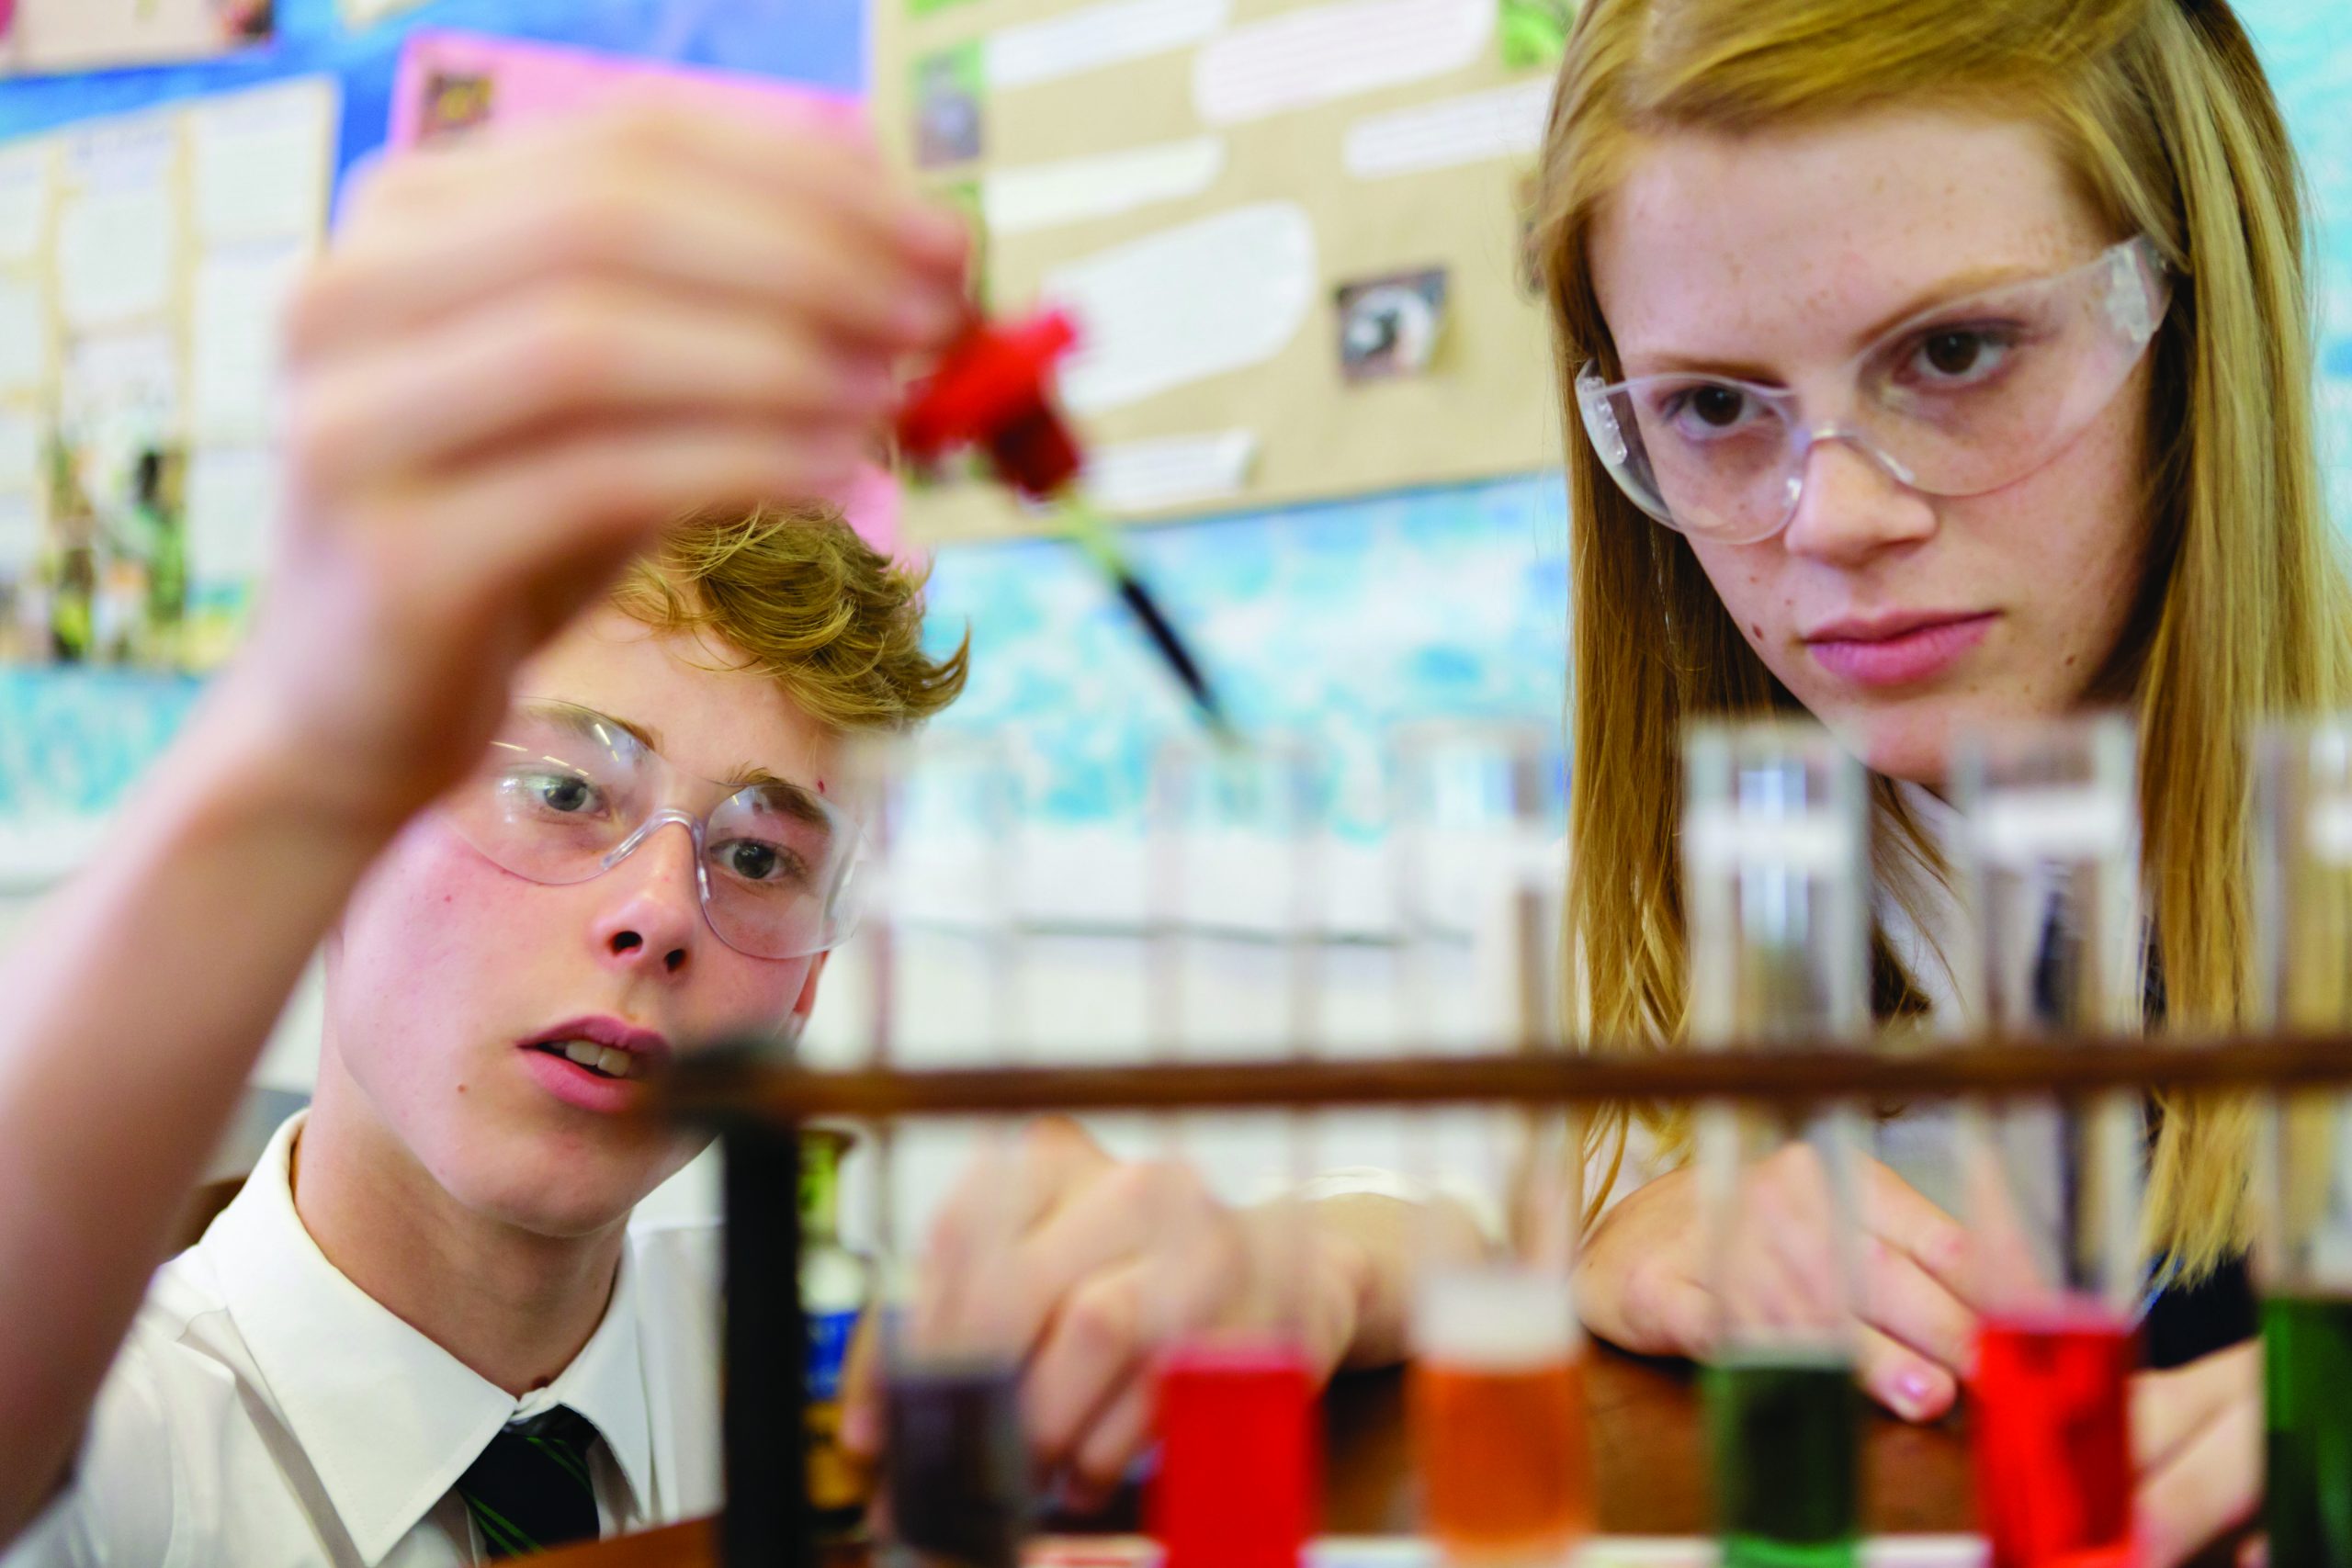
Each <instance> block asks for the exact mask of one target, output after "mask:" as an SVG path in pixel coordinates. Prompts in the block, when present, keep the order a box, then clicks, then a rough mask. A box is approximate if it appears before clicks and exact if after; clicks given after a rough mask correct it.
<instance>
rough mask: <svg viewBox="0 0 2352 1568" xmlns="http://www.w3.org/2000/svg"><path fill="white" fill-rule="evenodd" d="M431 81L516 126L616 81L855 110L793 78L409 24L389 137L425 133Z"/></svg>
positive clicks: (729, 103) (606, 94) (788, 107)
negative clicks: (417, 28) (782, 79)
mask: <svg viewBox="0 0 2352 1568" xmlns="http://www.w3.org/2000/svg"><path fill="white" fill-rule="evenodd" d="M469 84H474V85H478V89H477V87H475V86H472V85H469ZM436 85H449V86H450V87H451V88H452V90H453V91H454V93H455V95H456V97H455V100H454V101H457V102H459V103H463V102H466V101H468V100H469V96H470V100H471V101H472V102H473V103H474V104H475V105H476V107H478V109H479V112H478V113H471V114H469V116H467V118H469V123H482V122H494V123H496V124H499V125H516V124H525V123H528V122H530V121H534V120H543V119H547V118H551V117H554V116H558V115H565V114H576V113H578V112H579V111H580V110H582V109H584V108H590V107H594V106H595V105H597V104H599V103H605V102H609V101H610V100H611V99H612V97H613V96H615V95H616V93H618V92H621V91H623V90H627V91H630V92H636V93H645V92H664V91H674V92H676V93H679V94H681V95H691V96H692V97H693V99H694V101H695V102H696V103H698V104H704V105H718V106H720V107H726V108H729V109H739V110H741V111H742V112H743V113H745V114H749V115H752V116H763V117H767V118H782V119H786V120H794V121H799V122H803V123H805V122H807V121H809V120H811V119H814V120H819V121H822V122H824V123H827V124H833V125H844V126H849V125H856V124H859V123H861V122H862V118H863V111H862V110H860V109H859V107H857V105H856V103H855V102H854V100H852V99H849V98H846V97H843V96H840V95H838V94H835V93H829V92H825V91H823V90H821V89H820V88H816V87H809V86H806V85H801V84H798V83H792V82H777V81H773V80H771V79H769V78H767V77H763V76H753V75H750V74H747V73H741V72H733V71H709V70H704V69H701V68H698V67H692V66H682V65H671V64H668V63H665V62H657V61H648V60H640V59H637V58H634V57H631V56H628V55H616V54H605V53H601V52H599V51H594V50H587V49H566V48H561V47H559V46H557V45H553V44H543V43H524V42H518V41H516V40H515V39H503V38H496V37H492V36H491V35H489V34H486V33H467V32H445V31H442V30H440V29H437V28H436V29H435V30H433V31H430V32H417V33H412V34H411V35H409V38H408V40H407V42H406V43H405V44H403V45H402V46H401V63H400V72H399V75H398V77H397V79H396V80H395V81H394V83H393V85H392V119H391V130H390V143H391V145H392V146H394V147H413V146H414V145H416V143H417V142H418V141H421V140H424V133H425V132H426V130H428V129H430V127H431V126H432V125H433V123H434V120H433V114H434V106H435V104H436V103H437V102H444V101H445V99H446V98H447V95H445V94H444V93H441V92H437V91H436ZM449 112H455V111H449Z"/></svg>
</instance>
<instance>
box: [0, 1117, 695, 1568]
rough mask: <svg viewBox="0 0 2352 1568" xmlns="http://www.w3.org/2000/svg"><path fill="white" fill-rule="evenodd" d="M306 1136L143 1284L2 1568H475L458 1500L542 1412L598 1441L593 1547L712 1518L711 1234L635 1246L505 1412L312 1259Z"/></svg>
mask: <svg viewBox="0 0 2352 1568" xmlns="http://www.w3.org/2000/svg"><path fill="white" fill-rule="evenodd" d="M301 1122H302V1117H301V1116H300V1115H297V1116H294V1117H292V1118H290V1119H288V1122H286V1124H285V1125H284V1126H282V1127H280V1128H279V1129H278V1130H277V1134H276V1135H275V1136H274V1137H272V1138H271V1140H270V1143H269V1147H268V1150H267V1152H266V1153H265V1154H264V1156H262V1161H261V1164H260V1165H259V1167H258V1168H255V1170H254V1174H253V1177H252V1179H249V1180H248V1181H247V1182H246V1183H245V1186H244V1189H243V1191H241V1192H240V1193H239V1194H238V1195H237V1197H236V1199H235V1201H232V1203H231V1204H230V1205H229V1207H228V1208H227V1209H226V1210H224V1211H222V1213H221V1214H220V1218H219V1219H217V1220H215V1221H214V1222H213V1223H212V1225H211V1227H210V1228H209V1229H208V1230H207V1231H206V1232H205V1233H204V1238H203V1240H201V1241H199V1242H198V1243H197V1245H196V1246H194V1247H190V1248H189V1249H188V1250H187V1251H186V1252H184V1253H182V1254H180V1256H179V1257H177V1258H174V1259H172V1260H171V1261H170V1262H169V1263H166V1264H165V1265H164V1267H163V1268H162V1269H159V1270H157V1271H156V1274H155V1278H154V1280H153V1283H152V1284H151V1285H150V1286H149V1289H148V1292H147V1299H146V1302H145V1303H144V1304H143V1305H142V1306H141V1309H140V1313H139V1315H138V1318H137V1319H136V1321H135V1322H134V1323H133V1325H132V1326H131V1330H130V1337H128V1338H127V1339H126V1340H125V1341H124V1344H123V1348H122V1350H121V1353H120V1354H119V1356H118V1357H117V1359H116V1361H115V1364H114V1368H113V1370H112V1371H111V1372H110V1373H109V1374H108V1375H107V1381H106V1383H105V1385H104V1387H103V1389H102V1390H101V1391H100V1393H99V1395H98V1400H97V1404H96V1409H95V1410H94V1412H93V1413H92V1416H91V1420H90V1427H89V1431H88V1433H87V1434H86V1436H85V1439H84V1442H83V1447H82V1451H81V1456H80V1459H79V1460H78V1461H77V1463H76V1466H75V1472H74V1480H73V1483H72V1484H71V1486H70V1487H69V1488H68V1489H67V1491H66V1492H65V1494H64V1495H62V1496H61V1497H60V1498H59V1499H58V1500H57V1502H56V1503H55V1505H54V1506H52V1507H51V1509H50V1510H49V1512H48V1513H46V1514H45V1515H44V1516H43V1517H42V1518H41V1519H40V1522H39V1523H38V1524H36V1525H35V1526H34V1527H33V1529H31V1531H29V1532H28V1534H27V1535H26V1537H25V1538H24V1539H23V1540H20V1541H19V1542H18V1544H17V1548H16V1549H15V1550H14V1551H11V1552H9V1553H7V1554H6V1557H5V1561H4V1562H0V1568H65V1565H72V1568H99V1565H117V1568H132V1565H136V1568H150V1565H153V1568H295V1565H296V1564H306V1565H314V1564H322V1563H323V1564H332V1565H333V1568H448V1565H453V1564H459V1563H471V1562H481V1561H483V1560H484V1559H485V1555H486V1554H485V1553H484V1552H483V1551H482V1550H481V1546H480V1543H479V1542H478V1541H477V1540H476V1539H475V1537H474V1533H473V1526H472V1524H471V1522H470V1521H469V1519H468V1518H467V1517H466V1513H465V1509H464V1506H463V1505H462V1504H461V1503H460V1502H459V1501H458V1499H457V1497H456V1496H455V1495H454V1494H453V1493H452V1492H451V1490H450V1488H451V1487H452V1486H454V1485H455V1484H456V1483H457V1481H458V1477H459V1476H460V1475H462V1474H463V1473H464V1472H465V1471H466V1469H467V1467H468V1466H469V1465H470V1464H471V1463H472V1462H473V1461H474V1460H475V1459H476V1458H477V1457H478V1456H479V1455H480V1454H481V1450H483V1448H484V1447H485V1446H487V1445H488V1444H489V1442H490V1440H491V1438H492V1437H494V1436H495V1435H496V1434H497V1432H498V1430H499V1428H500V1427H503V1426H505V1425H506V1424H507V1423H508V1422H510V1421H515V1420H519V1419H522V1418H523V1417H526V1416H534V1415H537V1414H538V1413H539V1412H541V1411H543V1410H547V1409H548V1408H551V1407H552V1406H555V1405H558V1404H567V1405H570V1406H571V1408H572V1409H574V1410H576V1411H578V1412H579V1413H580V1414H581V1415H582V1416H586V1417H587V1418H588V1419H589V1420H590V1421H592V1422H594V1424H595V1427H596V1430H597V1431H598V1433H599V1434H601V1435H602V1437H603V1438H604V1441H603V1442H601V1443H599V1444H597V1445H596V1447H595V1450H594V1460H593V1463H592V1469H593V1471H594V1478H595V1483H596V1497H597V1506H598V1510H599V1512H600V1513H601V1515H602V1516H603V1521H604V1526H605V1533H606V1534H611V1533H614V1532H615V1531H616V1530H621V1529H644V1528H649V1527H651V1526H654V1525H659V1524H665V1523H670V1522H672V1521H674V1520H677V1519H682V1518H691V1517H695V1516H698V1515H703V1514H708V1513H711V1512H713V1511H715V1510H716V1509H717V1508H718V1504H719V1498H720V1449H719V1420H718V1386H719V1315H718V1238H717V1230H716V1227H714V1226H708V1225H691V1226H672V1227H661V1228H653V1227H644V1228H639V1227H632V1228H631V1231H630V1234H629V1237H628V1245H627V1246H626V1247H624V1248H623V1252H622V1260H621V1265H620V1271H619V1276H618V1278H617V1279H616V1281H615V1283H614V1287H613V1296H612V1301H611V1303H610V1304H609V1305H608V1306H607V1307H606V1308H605V1317H604V1321H603V1322H602V1323H601V1324H600V1325H598V1326H597V1329H596V1332H595V1334H594V1336H593V1337H591V1338H590V1339H589V1341H588V1344H587V1345H586V1347H585V1348H582V1350H581V1352H580V1354H579V1355H578V1356H577V1357H575V1358H574V1359H572V1362H571V1365H570V1366H568V1367H566V1368H565V1369H564V1370H563V1372H562V1374H561V1375H560V1376H559V1377H558V1378H557V1379H556V1380H555V1382H552V1383H549V1384H548V1386H547V1387H545V1388H542V1389H537V1390H535V1391H533V1392H532V1393H529V1394H528V1395H526V1396H525V1397H524V1398H522V1399H519V1400H518V1399H515V1397H513V1396H512V1395H510V1394H508V1393H505V1392H504V1391H503V1390H501V1389H500V1388H498V1387H497V1386H496V1385H495V1384H493V1383H491V1382H486V1381H485V1380H483V1379H482V1378H481V1376H480V1375H479V1374H477V1373H475V1372H474V1371H470V1370H469V1369H468V1368H467V1367H465V1366H463V1365H462V1364H460V1363H459V1362H458V1359H456V1358H455V1357H453V1356H451V1355H450V1354H449V1353H448V1352H447V1350H444V1349H443V1348H441V1347H439V1346H438V1345H435V1343H434V1342H433V1341H432V1340H430V1339H428V1338H426V1337H424V1335H423V1334H421V1333H419V1332H418V1331H417V1330H416V1329H414V1328H413V1327H411V1326H410V1325H408V1324H406V1323H404V1322H402V1321H401V1319H400V1318H398V1317H395V1316H394V1315H393V1314H391V1313H390V1311H389V1310H387V1309H386V1308H385V1307H383V1306H382V1305H380V1304H379V1303H377V1302H376V1300H375V1299H374V1298H373V1297H371V1296H369V1295H368V1294H367V1293H366V1292H363V1291H361V1290H360V1289H359V1287H358V1286H356V1285H355V1284H353V1283H352V1282H351V1280H348V1279H347V1278H345V1276H344V1275H343V1274H342V1272H340V1271H339V1270H338V1269H336V1268H335V1267H334V1264H332V1263H330V1262H328V1261H327V1259H326V1257H325V1255H324V1254H322V1253H321V1252H320V1250H319V1248H318V1244H317V1243H315V1242H313V1241H312V1240H311V1236H310V1233H309V1232H308V1231H306V1230H304V1229H303V1227H302V1222H301V1221H300V1219H299V1218H298V1217H297V1216H296V1214H295V1212H294V1199H293V1190H292V1187H291V1185H290V1181H289V1175H290V1169H291V1163H290V1162H291V1155H292V1150H293V1145H294V1139H295V1137H296V1135H297V1134H298V1133H299V1131H300V1126H301Z"/></svg>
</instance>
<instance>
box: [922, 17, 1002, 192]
mask: <svg viewBox="0 0 2352 1568" xmlns="http://www.w3.org/2000/svg"><path fill="white" fill-rule="evenodd" d="M980 97H981V67H980V46H979V45H978V44H977V43H963V44H958V45H957V46H956V47H955V48H954V49H945V50H942V51H939V52H938V53H937V54H927V55H925V56H923V58H922V59H921V60H918V61H916V62H915V83H914V102H915V166H916V167H917V168H922V169H935V168H938V167H940V166H941V165H942V164H966V163H969V162H970V161H971V160H973V159H974V158H977V157H978V156H979V155H980V153H981V152H982V151H983V150H984V148H985V146H986V132H985V129H984V128H985V121H984V120H983V119H982V118H981V111H980Z"/></svg>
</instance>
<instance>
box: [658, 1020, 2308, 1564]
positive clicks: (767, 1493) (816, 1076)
mask: <svg viewBox="0 0 2352 1568" xmlns="http://www.w3.org/2000/svg"><path fill="white" fill-rule="evenodd" d="M2346 1084H2352V1036H2336V1035H2291V1034H2268V1035H2237V1036H2222V1037H2216V1038H2211V1039H2207V1040H2202V1041H2199V1042H2197V1043H2160V1042H2151V1041H2149V1040H2147V1039H2145V1038H2139V1037H2132V1038H2122V1039H2113V1040H2087V1039H2056V1040H2053V1039H2049V1038H2042V1039H2038V1040H2034V1041H2030V1042H2014V1043H2013V1042H2004V1041H1998V1040H1995V1041H1988V1042H1985V1043H1974V1044H1968V1045H1957V1046H1949V1047H1936V1048H1931V1049H1924V1050H1918V1051H1911V1052H1901V1053H1896V1052H1873V1051H1863V1050H1856V1049H1854V1048H1852V1047H1851V1046H1841V1047H1834V1048H1826V1049H1821V1048H1803V1047H1799V1048H1791V1047H1789V1046H1787V1045H1784V1044H1774V1045H1772V1046H1770V1047H1763V1048H1758V1049H1753V1050H1741V1049H1736V1048H1733V1049H1725V1050H1711V1051H1703V1052H1682V1053H1662V1052H1645V1053H1609V1052H1600V1051H1595V1052H1584V1051H1577V1050H1570V1049H1563V1048H1556V1047H1547V1048H1544V1049H1536V1050H1525V1049H1521V1050H1512V1051H1504V1052H1494V1053H1489V1054H1486V1055H1445V1056H1412V1057H1408V1056H1388V1057H1378V1058H1359V1059H1354V1060H1333V1059H1329V1058H1309V1059H1297V1060H1288V1061H1250V1062H1182V1063H1168V1064H1159V1065H1151V1066H1135V1065H1125V1066H1069V1067H1054V1066H1022V1067H1004V1068H956V1069H931V1070H922V1071H911V1072H910V1071H889V1070H881V1069H869V1070H862V1071H848V1072H815V1071H810V1070H808V1069H805V1068H801V1067H797V1066H792V1065H791V1064H790V1063H788V1062H785V1061H780V1060H779V1059H778V1056H777V1052H776V1048H775V1045H774V1044H773V1043H746V1044H742V1045H737V1046H722V1047H718V1048H715V1049H712V1050H709V1051H705V1052H696V1053H690V1054H687V1055H686V1056H685V1057H684V1059H683V1060H682V1061H681V1062H680V1064H679V1070H678V1072H677V1073H676V1075H675V1077H674V1078H673V1082H672V1084H671V1086H670V1089H669V1091H668V1094H667V1096H666V1099H665V1101H664V1103H663V1105H662V1108H661V1113H662V1114H664V1115H668V1116H671V1117H674V1118H677V1119H680V1120H682V1121H684V1122H691V1123H693V1124H695V1125H699V1126H703V1127H707V1128H710V1129H713V1130H715V1131H716V1132H717V1133H718V1134H719V1136H720V1139H721V1147H722V1159H723V1162H724V1170H725V1174H724V1203H725V1215H726V1241H725V1249H726V1250H725V1291H726V1300H727V1320H726V1331H725V1356H726V1370H725V1387H724V1402H725V1404H724V1407H725V1441H726V1482H727V1501H726V1506H725V1509H724V1511H723V1513H722V1515H721V1517H720V1525H719V1557H718V1561H719V1562H721V1563H722V1564H724V1565H725V1568H775V1565H777V1564H780V1563H790V1564H795V1565H798V1564H802V1563H809V1562H814V1557H813V1552H812V1547H813V1540H814V1535H813V1532H812V1530H811V1529H810V1526H809V1521H810V1518H811V1514H810V1509H809V1498H808V1495H807V1479H808V1470H807V1465H806V1456H805V1453H804V1451H803V1441H804V1437H805V1433H806V1430H807V1422H806V1394H807V1391H806V1385H805V1382H804V1380H803V1372H802V1363H801V1359H802V1355H803V1346H804V1343H805V1340H806V1337H807V1336H806V1327H805V1325H804V1324H803V1322H802V1317H801V1309H800V1293H799V1279H800V1245H801V1238H800V1220H799V1212H798V1207H797V1204H795V1203H794V1202H792V1201H789V1199H788V1198H784V1197H780V1196H779V1195H784V1194H790V1193H792V1192H794V1191H795V1190H797V1184H798V1181H799V1170H800V1129H801V1127H802V1125H803V1124H804V1123H805V1122H808V1121H809V1119H811V1118H815V1117H826V1118H831V1119H852V1120H858V1121H876V1122H879V1121H889V1120H894V1119H899V1118H919V1117H959V1116H960V1117H970V1116H984V1117H992V1116H1017V1115H1028V1114H1039V1113H1044V1112H1049V1111H1064V1112H1078V1111H1266V1110H1281V1109H1285V1108H1289V1109H1297V1110H1316V1109H1325V1108H1338V1107H1350V1108H1366V1107H1400V1106H1416V1105H1465V1104H1467V1105H1481V1104H1483V1105H1497V1106H1522V1107H1542V1106H1550V1107H1560V1106H1578V1105H1594V1104H1600V1103H1605V1102H1610V1101H1641V1100H1673V1101H1686V1102H1698V1101H1710V1100H1713V1101H1736V1102H1740V1103H1747V1104H1763V1105H1779V1106H1804V1105H1807V1104H1817V1103H1821V1102H1824V1101H1828V1100H1862V1101H1866V1102H1878V1103H1887V1102H1895V1101H1917V1100H1953V1099H1977V1100H2005V1099H2018V1098H2025V1097H2035V1098H2046V1097H2051V1096H2058V1097H2062V1098H2064V1097H2072V1096H2075V1095H2086V1094H2090V1093H2094V1092H2096V1091H2098V1090H2103V1089H2181V1090H2209V1091H2231V1090H2235V1091H2247V1090H2264V1089H2269V1090H2276V1089H2311V1088H2321V1087H2329V1086H2342V1085H2346Z"/></svg>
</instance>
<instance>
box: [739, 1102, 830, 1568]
mask: <svg viewBox="0 0 2352 1568" xmlns="http://www.w3.org/2000/svg"><path fill="white" fill-rule="evenodd" d="M722 1136H723V1142H722V1145H721V1149H722V1153H721V1158H722V1160H723V1161H724V1163H725V1168H726V1227H727V1230H726V1249H727V1250H726V1257H727V1274H726V1313H727V1319H726V1329H725V1352H726V1358H727V1360H726V1367H725V1369H724V1371H723V1373H722V1376H723V1378H724V1380H725V1381H724V1406H723V1408H724V1410H725V1422H726V1428H725V1429H726V1442H727V1505H726V1509H725V1511H724V1512H723V1513H722V1514H721V1515H720V1516H719V1537H718V1539H719V1562H721V1563H722V1564H723V1565H724V1568H804V1564H807V1563H809V1562H813V1561H814V1554H813V1553H812V1552H811V1551H809V1542H810V1540H811V1538H812V1531H811V1529H810V1528H809V1527H810V1508H809V1453H808V1449H809V1384H808V1375H807V1368H808V1359H809V1325H808V1323H807V1322H806V1321H805V1320H804V1318H803V1317H802V1315H801V1310H800V1124H799V1122H796V1121H788V1120H787V1121H773V1122H771V1121H763V1120H753V1119H749V1118H744V1119H738V1120H730V1121H729V1122H728V1123H727V1124H726V1130H725V1133H724V1134H723V1135H722Z"/></svg>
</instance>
